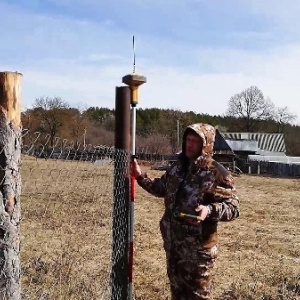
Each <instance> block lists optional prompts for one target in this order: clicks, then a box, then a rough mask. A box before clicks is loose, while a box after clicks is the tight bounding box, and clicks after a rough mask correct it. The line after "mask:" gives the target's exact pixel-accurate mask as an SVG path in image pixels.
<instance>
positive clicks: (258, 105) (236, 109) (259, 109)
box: [227, 86, 274, 132]
mask: <svg viewBox="0 0 300 300" xmlns="http://www.w3.org/2000/svg"><path fill="white" fill-rule="evenodd" d="M273 111H274V104H273V103H272V101H271V100H270V99H266V98H265V97H264V95H263V93H262V91H261V90H260V89H259V88H258V87H256V86H250V87H249V88H248V89H246V90H244V91H242V92H241V93H239V94H236V95H234V96H232V97H231V98H230V100H229V105H228V110H227V115H228V116H230V117H235V118H240V119H241V121H242V122H241V128H240V129H241V130H245V131H247V132H251V131H254V130H255V128H256V125H257V124H258V123H259V121H262V120H267V119H271V118H272V116H273Z"/></svg>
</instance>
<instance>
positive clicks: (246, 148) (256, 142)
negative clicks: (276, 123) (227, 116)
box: [222, 132, 286, 158]
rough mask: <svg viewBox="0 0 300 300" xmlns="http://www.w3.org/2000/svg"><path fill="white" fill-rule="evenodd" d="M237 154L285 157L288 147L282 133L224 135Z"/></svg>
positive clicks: (242, 155)
mask: <svg viewBox="0 0 300 300" xmlns="http://www.w3.org/2000/svg"><path fill="white" fill-rule="evenodd" d="M222 135H223V137H224V138H225V140H226V142H227V143H228V145H229V146H230V147H231V148H232V150H233V151H234V153H235V154H237V155H239V156H241V157H244V158H247V157H248V155H253V154H258V155H268V156H271V155H275V156H285V152H286V147H285V142H284V135H283V134H282V133H253V132H224V133H222Z"/></svg>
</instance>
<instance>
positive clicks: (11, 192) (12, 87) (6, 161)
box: [0, 72, 22, 300]
mask: <svg viewBox="0 0 300 300" xmlns="http://www.w3.org/2000/svg"><path fill="white" fill-rule="evenodd" d="M21 79H22V74H20V73H17V72H0V199H1V201H0V272H1V273H0V299H9V300H17V299H21V278H20V257H19V255H20V219H21V209H20V192H21V177H20V165H21V109H20V108H21Z"/></svg>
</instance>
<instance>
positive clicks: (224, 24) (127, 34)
mask: <svg viewBox="0 0 300 300" xmlns="http://www.w3.org/2000/svg"><path fill="white" fill-rule="evenodd" d="M299 12H300V1H294V0H293V1H292V0H285V1H282V0H247V1H243V0H226V1H224V0H110V1H108V0H84V1H82V0H0V25H1V27H0V28H1V42H0V70H1V71H18V72H21V73H22V74H23V83H22V87H23V93H22V95H23V97H22V102H23V105H22V106H23V108H24V109H26V108H30V107H31V105H32V104H33V102H34V99H35V98H38V97H41V96H49V97H54V96H59V97H61V98H63V99H64V100H66V101H67V102H69V104H70V105H72V106H85V107H89V106H99V107H108V108H113V107H114V101H115V100H114V92H115V87H116V86H120V85H122V82H121V78H122V76H124V75H126V74H128V73H131V72H132V35H135V42H136V71H137V72H138V73H141V74H143V75H145V76H146V77H147V83H146V84H145V85H143V86H142V87H140V99H139V100H140V102H139V105H138V107H140V108H148V107H159V108H174V109H180V110H183V111H195V112H196V113H208V114H210V115H223V114H225V112H226V109H227V106H228V101H229V99H230V97H231V96H233V95H234V94H236V93H239V92H241V91H242V90H244V89H246V88H248V87H249V86H251V85H256V86H258V87H259V88H260V89H261V90H262V91H263V93H264V95H265V96H266V97H269V98H270V99H271V100H272V101H273V102H274V104H275V105H276V106H277V107H283V106H288V108H289V110H290V112H293V113H295V114H297V116H298V119H297V123H300V84H299V78H300V67H299V62H300V18H299Z"/></svg>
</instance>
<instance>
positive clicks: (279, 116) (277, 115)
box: [273, 106, 297, 132]
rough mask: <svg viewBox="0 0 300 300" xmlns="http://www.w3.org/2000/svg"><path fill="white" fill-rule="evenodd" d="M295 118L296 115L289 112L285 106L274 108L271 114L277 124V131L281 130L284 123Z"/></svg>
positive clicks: (290, 121)
mask: <svg viewBox="0 0 300 300" xmlns="http://www.w3.org/2000/svg"><path fill="white" fill-rule="evenodd" d="M296 118H297V115H294V114H292V113H290V112H289V109H288V107H287V106H285V107H279V108H276V109H275V111H274V115H273V119H274V121H275V122H276V123H277V126H278V127H277V128H278V132H283V129H284V127H285V125H287V124H288V123H292V122H293V121H294V120H295V119H296Z"/></svg>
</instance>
